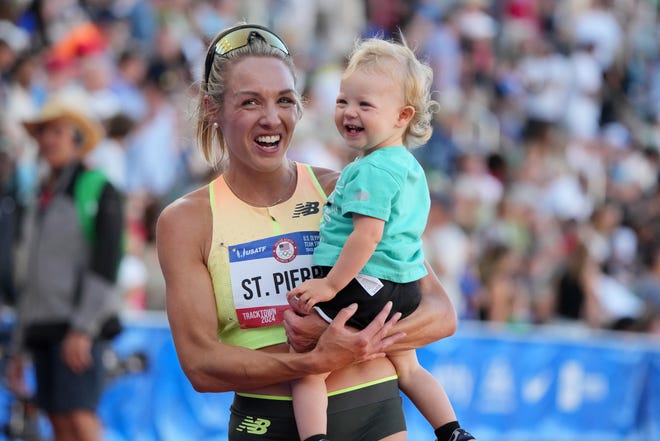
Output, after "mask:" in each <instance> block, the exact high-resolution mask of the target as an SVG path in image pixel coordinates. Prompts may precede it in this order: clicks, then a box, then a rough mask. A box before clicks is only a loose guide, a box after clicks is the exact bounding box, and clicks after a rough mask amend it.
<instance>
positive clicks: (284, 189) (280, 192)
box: [223, 161, 298, 207]
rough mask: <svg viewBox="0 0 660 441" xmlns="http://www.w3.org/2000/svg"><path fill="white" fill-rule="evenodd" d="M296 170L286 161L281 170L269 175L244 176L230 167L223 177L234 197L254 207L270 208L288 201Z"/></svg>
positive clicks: (293, 185) (293, 165) (291, 163)
mask: <svg viewBox="0 0 660 441" xmlns="http://www.w3.org/2000/svg"><path fill="white" fill-rule="evenodd" d="M297 176H298V173H297V168H296V164H295V162H293V161H286V163H285V164H284V165H283V167H282V169H281V170H278V171H276V172H273V173H271V174H264V173H257V174H246V173H240V172H238V171H234V170H233V169H232V167H231V166H230V167H229V168H228V169H227V170H226V171H225V172H224V173H223V177H224V180H225V182H226V183H227V186H228V187H229V189H230V190H231V192H232V193H234V195H235V196H236V197H237V198H239V199H240V200H242V201H243V202H245V203H246V204H249V205H252V206H255V207H272V206H274V205H277V204H279V203H281V202H284V201H285V200H287V199H289V198H290V197H291V196H292V195H293V193H294V192H295V189H296V183H297V179H296V178H297Z"/></svg>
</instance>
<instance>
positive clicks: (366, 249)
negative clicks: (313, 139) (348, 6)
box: [287, 38, 474, 441]
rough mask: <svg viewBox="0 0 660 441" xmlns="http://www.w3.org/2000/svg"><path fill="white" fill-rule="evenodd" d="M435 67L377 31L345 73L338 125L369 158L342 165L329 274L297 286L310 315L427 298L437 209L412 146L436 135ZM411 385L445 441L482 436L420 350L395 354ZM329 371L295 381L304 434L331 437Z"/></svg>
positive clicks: (333, 198)
mask: <svg viewBox="0 0 660 441" xmlns="http://www.w3.org/2000/svg"><path fill="white" fill-rule="evenodd" d="M432 80H433V72H432V70H431V68H430V67H429V66H428V65H427V64H425V63H423V62H421V61H420V60H418V59H417V57H416V56H415V54H414V52H413V51H412V50H411V49H410V48H409V47H407V45H406V44H405V42H404V43H402V44H399V43H395V42H393V41H389V40H383V39H378V38H369V39H366V40H363V41H361V42H360V43H359V44H358V45H357V46H356V48H355V50H354V52H353V53H352V55H351V58H350V60H349V63H348V66H347V68H346V70H345V72H344V74H343V76H342V80H341V85H340V90H339V95H338V97H337V104H336V110H335V124H336V126H337V129H338V130H339V132H340V134H341V135H342V137H343V138H344V140H345V141H346V143H347V145H348V147H349V148H351V149H353V150H355V151H356V152H357V153H358V154H359V156H358V158H357V159H355V160H354V161H353V162H352V163H350V164H348V165H347V166H346V167H345V168H344V169H343V170H342V172H341V175H340V177H339V181H338V182H337V185H336V186H335V189H334V191H333V192H332V193H331V194H330V196H329V198H328V200H327V203H326V205H325V206H324V209H323V218H322V221H321V226H320V240H319V244H318V246H317V247H316V249H315V250H314V264H315V265H319V266H321V267H322V269H323V275H324V276H323V277H322V278H316V279H309V280H306V281H305V282H304V283H302V284H301V285H299V286H297V287H296V288H294V289H292V290H291V291H289V292H288V293H287V298H288V300H289V303H290V304H291V306H292V308H293V309H294V310H295V311H296V312H298V313H301V314H310V313H312V312H314V311H315V312H316V313H318V314H319V315H320V316H321V317H323V318H324V319H325V320H326V321H328V322H330V321H332V319H333V318H334V317H335V315H336V314H337V312H338V311H340V310H341V309H342V308H343V307H345V306H348V305H350V304H353V303H357V305H358V311H357V313H356V314H355V315H354V316H353V317H352V318H351V319H350V320H349V321H348V324H350V325H352V326H355V327H356V328H358V329H362V328H364V327H365V326H366V325H367V324H368V323H369V322H370V321H371V320H372V318H373V316H374V315H375V314H376V313H377V312H378V311H380V310H381V309H382V307H383V305H385V304H386V303H387V302H389V301H391V302H392V303H393V305H394V306H393V308H392V311H398V312H400V313H401V314H402V317H405V316H407V315H409V314H410V313H412V312H413V311H414V310H415V308H416V307H417V306H418V305H419V301H420V299H421V294H420V291H419V287H418V284H417V281H418V280H419V279H421V278H422V277H424V276H425V275H426V274H427V270H426V267H425V265H424V254H423V251H422V240H421V235H422V233H423V231H424V229H425V227H426V222H427V217H428V213H429V208H430V196H429V188H428V183H427V181H426V176H425V174H424V170H423V168H422V166H421V165H420V164H419V163H418V162H417V160H416V159H415V158H414V156H413V155H412V154H411V153H410V151H409V149H411V148H415V147H419V146H421V145H423V144H424V143H425V142H426V141H427V140H428V139H429V137H430V136H431V133H432V127H431V119H432V117H433V113H434V111H435V109H436V107H437V103H436V102H435V101H434V100H433V99H432V98H431V83H432ZM388 357H389V358H390V359H391V361H392V362H393V363H394V366H395V368H396V371H397V375H398V377H399V385H400V388H401V390H402V391H403V392H404V393H405V394H406V395H408V397H409V398H410V399H411V401H412V402H413V403H414V404H415V405H416V406H417V407H418V409H419V410H420V412H421V413H422V414H423V415H424V416H425V418H427V420H428V421H429V422H430V423H431V424H432V425H433V427H434V428H435V433H436V436H437V437H438V440H439V441H464V440H472V439H474V437H472V435H470V434H469V433H468V432H466V431H465V430H463V429H461V428H460V425H459V423H458V421H457V419H456V415H455V413H454V411H453V408H452V406H451V403H450V401H449V399H448V398H447V395H446V394H445V392H444V390H443V388H442V386H441V384H440V383H439V382H438V381H437V380H436V379H435V378H434V377H433V376H432V375H431V373H430V372H428V371H427V370H425V369H424V368H423V367H422V366H421V365H420V364H419V362H418V360H417V357H416V353H415V351H414V350H408V351H403V352H397V353H390V354H388ZM323 378H324V377H323V375H317V376H307V377H304V378H302V379H300V380H296V381H294V382H293V383H292V396H293V407H294V413H295V416H296V423H297V425H298V432H299V435H300V438H301V439H302V440H305V441H318V440H326V439H328V438H327V435H326V420H327V415H326V407H327V395H326V390H325V385H324V382H323Z"/></svg>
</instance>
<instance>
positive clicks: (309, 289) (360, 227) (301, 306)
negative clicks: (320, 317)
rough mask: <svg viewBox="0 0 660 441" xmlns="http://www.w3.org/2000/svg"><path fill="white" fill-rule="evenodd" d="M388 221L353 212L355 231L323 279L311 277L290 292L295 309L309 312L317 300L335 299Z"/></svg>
mask: <svg viewBox="0 0 660 441" xmlns="http://www.w3.org/2000/svg"><path fill="white" fill-rule="evenodd" d="M384 227H385V221H383V220H381V219H376V218H374V217H369V216H362V215H359V214H355V213H354V214H353V232H352V233H351V234H350V235H349V236H348V239H346V243H345V244H344V247H343V249H342V250H341V253H340V254H339V258H338V259H337V262H335V264H334V266H333V267H332V269H331V270H330V272H329V273H328V275H327V276H326V277H324V278H323V279H309V280H306V281H305V282H303V283H302V284H300V285H298V286H297V287H295V288H294V289H292V290H291V291H289V292H288V293H287V299H288V300H289V303H290V304H291V305H292V306H293V308H294V309H295V310H297V311H298V312H301V313H306V314H309V312H310V311H311V310H312V307H313V306H314V305H315V304H316V303H318V302H324V301H327V300H330V299H332V298H333V297H334V296H335V295H336V294H337V292H338V291H339V290H341V289H342V288H344V287H345V286H346V285H348V283H349V282H350V281H351V280H353V279H354V278H355V276H357V275H358V273H359V272H360V270H361V269H362V268H364V265H365V264H366V263H367V261H368V260H369V258H370V257H371V255H372V254H373V253H374V250H375V249H376V246H377V245H378V242H380V239H381V238H382V237H383V229H384Z"/></svg>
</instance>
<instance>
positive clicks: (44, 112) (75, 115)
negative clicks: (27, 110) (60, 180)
mask: <svg viewBox="0 0 660 441" xmlns="http://www.w3.org/2000/svg"><path fill="white" fill-rule="evenodd" d="M56 120H66V121H69V122H71V123H72V124H74V125H75V126H76V128H77V129H78V130H79V131H80V134H81V135H82V143H81V152H80V153H81V155H84V154H86V153H88V152H89V151H91V150H92V149H93V148H94V147H95V146H96V145H97V144H98V143H99V142H100V141H101V138H102V137H103V129H102V127H101V125H100V124H99V123H97V122H96V121H94V120H93V119H92V118H90V117H89V116H87V115H85V114H84V113H83V112H82V111H80V110H79V109H77V108H76V106H74V105H73V104H72V103H70V102H68V101H65V100H64V99H63V98H62V97H55V98H52V99H50V100H49V101H47V102H46V103H45V104H44V106H43V107H42V108H41V111H40V112H39V114H38V115H37V116H36V117H34V118H33V119H30V120H26V121H23V126H24V127H25V129H26V130H27V131H28V133H29V134H30V135H31V136H32V137H36V136H37V133H38V130H39V128H40V127H41V126H42V125H43V124H45V123H47V122H51V121H56Z"/></svg>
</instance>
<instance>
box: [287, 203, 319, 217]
mask: <svg viewBox="0 0 660 441" xmlns="http://www.w3.org/2000/svg"><path fill="white" fill-rule="evenodd" d="M318 212H319V203H318V202H316V201H312V202H305V203H302V202H301V203H300V204H296V208H295V209H294V210H293V218H294V219H295V218H297V217H300V216H309V215H310V214H316V213H318Z"/></svg>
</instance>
